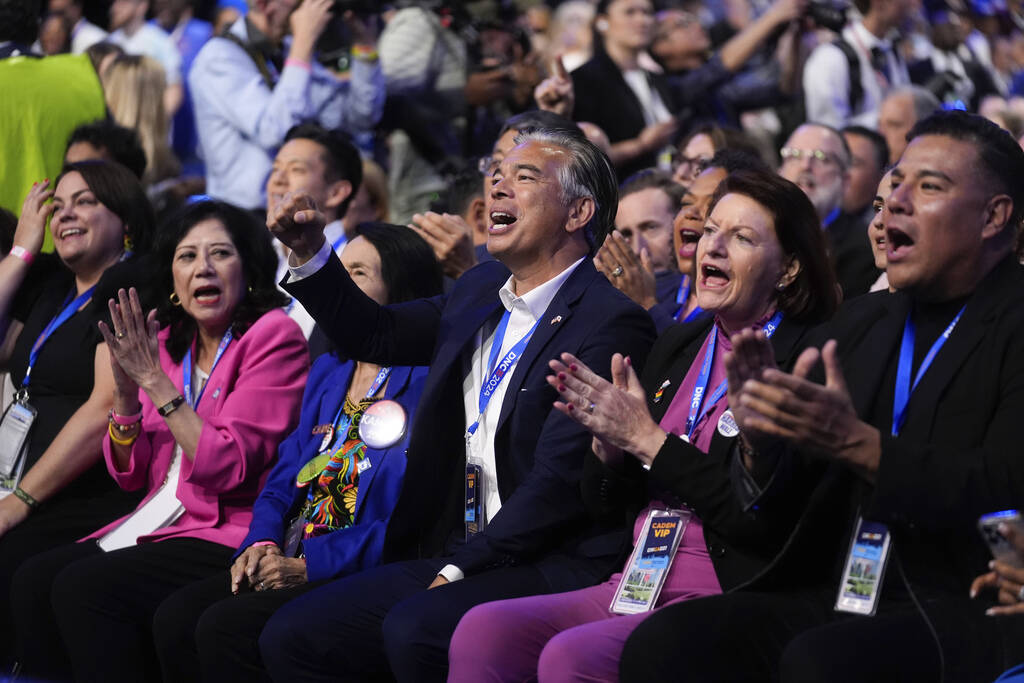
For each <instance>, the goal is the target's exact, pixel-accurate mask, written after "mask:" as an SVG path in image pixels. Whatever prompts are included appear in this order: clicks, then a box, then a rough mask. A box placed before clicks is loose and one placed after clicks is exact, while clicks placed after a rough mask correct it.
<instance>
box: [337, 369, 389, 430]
mask: <svg viewBox="0 0 1024 683" xmlns="http://www.w3.org/2000/svg"><path fill="white" fill-rule="evenodd" d="M390 374H391V368H381V369H380V372H378V373H377V376H376V377H375V378H374V380H373V384H371V385H370V388H369V389H368V390H367V391H366V397H365V398H364V399H363V400H364V401H365V400H366V399H369V398H373V397H374V396H376V395H377V392H378V391H380V388H381V387H382V386H384V382H387V381H388V375H390ZM344 413H345V398H344V397H342V399H341V405H340V406H338V412H337V413H336V414H335V415H334V421H333V422H331V424H332V425H334V432H333V434H334V437H332V439H333V438H337V437H338V436H339V435H340V436H341V439H342V440H341V441H340V442H339V443H344V441H345V434H347V433H348V428H349V425H351V424H352V416H351V415H345V414H344Z"/></svg>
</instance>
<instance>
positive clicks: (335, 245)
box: [331, 232, 348, 252]
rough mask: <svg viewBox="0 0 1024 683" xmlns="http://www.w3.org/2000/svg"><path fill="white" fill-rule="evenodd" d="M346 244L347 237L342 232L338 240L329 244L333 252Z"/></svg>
mask: <svg viewBox="0 0 1024 683" xmlns="http://www.w3.org/2000/svg"><path fill="white" fill-rule="evenodd" d="M347 243H348V235H346V234H345V233H344V232H342V233H341V237H339V238H338V239H336V240H334V241H333V242H331V249H332V250H333V251H334V252H337V251H338V247H340V246H341V245H343V244H347Z"/></svg>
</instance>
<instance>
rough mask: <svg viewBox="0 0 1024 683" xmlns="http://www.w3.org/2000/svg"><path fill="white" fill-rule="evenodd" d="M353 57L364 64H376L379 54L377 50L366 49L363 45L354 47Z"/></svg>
mask: <svg viewBox="0 0 1024 683" xmlns="http://www.w3.org/2000/svg"><path fill="white" fill-rule="evenodd" d="M352 57H353V58H354V59H358V60H361V61H363V62H376V61H377V59H378V58H379V55H378V54H377V50H376V48H372V47H365V46H363V45H353V46H352Z"/></svg>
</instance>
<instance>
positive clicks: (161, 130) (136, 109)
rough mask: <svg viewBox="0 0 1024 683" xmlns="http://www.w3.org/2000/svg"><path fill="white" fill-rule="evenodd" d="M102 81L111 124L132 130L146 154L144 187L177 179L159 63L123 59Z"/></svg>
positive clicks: (141, 58) (129, 57) (138, 57)
mask: <svg viewBox="0 0 1024 683" xmlns="http://www.w3.org/2000/svg"><path fill="white" fill-rule="evenodd" d="M101 81H102V83H103V91H104V94H105V97H106V100H107V107H108V108H109V109H110V113H111V115H112V116H113V117H114V120H115V121H117V122H118V123H119V124H120V125H122V126H125V127H127V128H132V129H134V130H135V132H136V133H137V134H138V136H139V141H140V142H141V143H142V149H143V150H144V151H145V152H146V171H145V173H143V175H142V180H143V183H144V184H145V185H152V184H154V183H157V182H160V181H161V180H166V179H167V178H173V177H175V176H177V175H178V173H179V172H180V170H181V167H180V164H179V163H178V160H177V159H176V158H175V156H174V153H173V152H171V148H170V146H169V145H168V144H167V140H168V132H169V125H168V121H167V112H166V111H165V110H164V89H165V88H166V86H167V81H166V78H165V76H164V69H163V67H162V66H161V65H160V63H159V62H157V61H156V60H155V59H153V58H151V57H146V56H142V55H124V56H122V57H118V58H117V59H115V60H114V61H113V63H111V65H110V66H109V67H107V69H106V70H105V71H104V72H103V75H102V76H101Z"/></svg>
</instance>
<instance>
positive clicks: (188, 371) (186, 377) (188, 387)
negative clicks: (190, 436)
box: [181, 328, 232, 410]
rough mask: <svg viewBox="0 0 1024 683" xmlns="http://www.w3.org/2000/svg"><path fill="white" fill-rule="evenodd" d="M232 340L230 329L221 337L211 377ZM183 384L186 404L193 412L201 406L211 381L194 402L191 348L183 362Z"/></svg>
mask: <svg viewBox="0 0 1024 683" xmlns="http://www.w3.org/2000/svg"><path fill="white" fill-rule="evenodd" d="M231 339H232V335H231V328H228V331H227V332H225V333H224V336H223V337H221V340H220V345H219V346H218V347H217V355H215V356H214V357H213V365H211V366H210V374H209V376H210V377H212V376H213V369H214V368H216V367H217V363H219V362H220V357H221V356H223V355H224V352H225V351H227V348H228V344H230V343H231ZM181 383H182V384H183V385H184V386H183V387H182V388H183V389H184V390H185V402H186V403H188V405H189V407H190V408H192V410H195V409H196V406H198V405H199V399H201V398H202V397H203V392H204V391H206V384H209V383H210V382H209V380H207V382H206V384H204V385H203V386H202V388H201V389H200V390H199V393H198V394H196V400H195V401H193V400H192V348H191V347H189V350H188V351H186V352H185V358H184V360H182V362H181ZM214 398H216V396H214Z"/></svg>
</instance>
